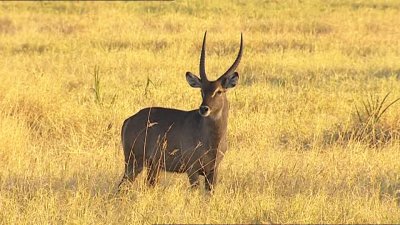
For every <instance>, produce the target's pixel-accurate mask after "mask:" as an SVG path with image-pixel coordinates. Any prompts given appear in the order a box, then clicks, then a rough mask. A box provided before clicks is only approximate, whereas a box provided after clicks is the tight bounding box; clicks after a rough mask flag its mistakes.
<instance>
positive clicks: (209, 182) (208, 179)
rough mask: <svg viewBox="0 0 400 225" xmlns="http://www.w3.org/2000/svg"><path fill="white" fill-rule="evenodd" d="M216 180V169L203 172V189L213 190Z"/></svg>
mask: <svg viewBox="0 0 400 225" xmlns="http://www.w3.org/2000/svg"><path fill="white" fill-rule="evenodd" d="M216 182H217V170H216V169H214V170H211V171H209V172H207V173H206V174H205V189H206V191H209V192H213V191H214V187H215V184H216Z"/></svg>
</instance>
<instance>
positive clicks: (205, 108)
mask: <svg viewBox="0 0 400 225" xmlns="http://www.w3.org/2000/svg"><path fill="white" fill-rule="evenodd" d="M199 113H200V115H201V116H208V115H209V114H210V107H208V106H205V105H202V106H200V109H199Z"/></svg>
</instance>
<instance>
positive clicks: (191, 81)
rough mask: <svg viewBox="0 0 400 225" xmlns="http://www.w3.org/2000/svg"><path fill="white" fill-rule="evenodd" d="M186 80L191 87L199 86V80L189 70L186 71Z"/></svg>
mask: <svg viewBox="0 0 400 225" xmlns="http://www.w3.org/2000/svg"><path fill="white" fill-rule="evenodd" d="M186 80H187V82H188V83H189V85H190V86H191V87H194V88H201V80H200V78H198V77H197V76H196V75H194V74H193V73H191V72H186Z"/></svg>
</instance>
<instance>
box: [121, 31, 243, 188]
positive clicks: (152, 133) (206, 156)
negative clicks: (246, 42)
mask: <svg viewBox="0 0 400 225" xmlns="http://www.w3.org/2000/svg"><path fill="white" fill-rule="evenodd" d="M206 36H207V32H205V33H204V38H203V45H202V49H201V55H200V78H199V77H198V76H196V75H194V74H193V73H191V72H186V81H187V82H188V83H189V85H190V86H191V87H193V88H200V89H201V97H202V103H201V105H200V107H199V108H198V109H194V110H191V111H183V110H179V109H171V108H161V107H150V108H145V109H142V110H140V111H139V112H138V113H136V114H135V115H133V116H131V117H129V118H127V119H126V120H125V121H124V123H123V125H122V131H121V138H122V145H123V150H124V156H125V173H124V175H123V178H122V180H121V182H120V184H119V186H118V187H120V186H121V184H122V183H124V182H125V181H126V180H128V181H130V182H133V181H134V180H135V178H136V177H137V175H138V174H139V173H140V172H142V170H143V168H144V167H147V178H146V180H147V184H148V185H149V186H154V185H155V184H156V183H157V180H158V176H159V171H160V170H163V171H167V172H176V173H186V174H187V176H188V178H189V183H190V186H191V187H197V186H198V185H199V177H200V176H204V178H205V182H204V183H205V189H206V191H210V192H212V191H213V190H214V186H215V184H216V179H217V170H218V165H219V163H220V162H221V160H222V158H223V157H224V154H225V152H226V150H227V147H228V146H227V124H228V112H229V103H228V99H227V97H226V92H227V90H228V89H230V88H233V87H235V86H236V84H237V82H238V79H239V74H238V73H237V72H236V68H237V67H238V65H239V62H240V59H241V57H242V53H243V35H242V34H241V37H240V49H239V53H238V55H237V57H236V60H235V61H234V63H233V64H232V66H231V67H230V68H229V69H228V70H227V71H226V72H225V73H224V74H223V75H222V76H220V77H219V78H218V79H217V80H215V81H210V80H208V78H207V75H206V71H205V58H206V55H205V52H206Z"/></svg>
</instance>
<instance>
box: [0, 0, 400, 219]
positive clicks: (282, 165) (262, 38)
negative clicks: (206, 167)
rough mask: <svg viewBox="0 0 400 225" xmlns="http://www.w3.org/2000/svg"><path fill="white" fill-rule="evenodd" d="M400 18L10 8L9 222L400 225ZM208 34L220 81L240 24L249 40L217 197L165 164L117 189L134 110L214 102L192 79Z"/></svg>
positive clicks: (263, 5)
mask: <svg viewBox="0 0 400 225" xmlns="http://www.w3.org/2000/svg"><path fill="white" fill-rule="evenodd" d="M399 15H400V2H399V1H396V0H387V1H383V0H382V1H381V0H365V1H361V0H357V1H345V0H327V1H322V0H321V1H317V0H315V1H308V0H305V1H295V0H293V1H291V0H288V1H273V0H271V1H245V0H232V1H229V2H227V1H211V0H206V1H174V2H53V3H49V2H36V3H33V2H2V3H0V56H1V57H0V224H64V223H66V224H151V223H400V160H399V159H400V138H399V136H400V114H399V112H400V103H399V102H397V103H394V104H393V105H392V106H390V107H389V108H388V109H387V110H386V111H385V112H384V113H383V114H382V116H381V117H380V118H377V117H374V115H376V112H375V110H374V109H377V108H379V105H378V106H374V105H375V103H376V102H378V103H379V102H382V101H383V98H384V96H385V95H386V94H387V93H389V92H390V93H391V94H390V95H389V96H388V98H387V100H386V102H385V103H384V107H385V106H387V105H389V103H391V102H393V101H394V100H395V99H396V98H398V97H400V20H399ZM205 30H207V31H208V35H207V36H208V39H207V42H208V43H207V63H206V68H207V72H208V76H209V77H210V78H211V79H215V78H217V77H218V76H219V75H220V74H221V73H223V72H225V70H226V69H227V68H228V67H229V66H230V65H231V63H232V62H233V60H234V59H235V57H236V54H237V51H238V49H239V41H240V32H243V36H244V47H245V49H244V51H245V52H244V55H243V58H242V61H241V64H240V66H239V69H238V72H239V74H240V79H239V84H238V86H237V87H236V88H235V89H233V90H231V91H230V93H229V94H228V98H229V100H230V102H231V111H230V121H229V127H228V129H229V136H228V139H229V146H230V148H229V150H228V152H227V154H226V156H225V158H224V160H223V161H222V164H221V167H220V176H219V182H218V186H217V188H216V191H215V194H214V195H213V196H212V197H210V196H208V195H207V194H206V193H205V191H204V190H203V188H202V187H203V186H201V188H199V189H198V190H190V189H189V188H188V186H189V183H188V180H187V177H186V176H185V175H179V174H163V175H162V178H161V181H160V183H159V184H158V185H157V186H156V187H155V188H147V186H146V184H145V181H144V176H143V175H141V176H140V177H139V179H138V180H137V181H136V182H135V184H133V185H132V187H131V188H130V189H129V191H128V192H127V193H124V194H122V195H115V191H116V186H117V184H118V182H119V181H120V179H121V177H122V174H123V165H124V164H123V163H124V162H123V153H122V149H121V144H120V128H121V126H122V122H123V121H124V119H125V118H127V117H129V116H130V115H132V114H134V113H136V112H137V111H138V110H139V109H141V108H143V107H148V106H163V107H173V108H179V109H185V110H189V109H194V108H196V107H198V106H199V104H200V100H201V96H200V93H199V91H198V90H197V89H193V88H190V87H189V85H188V84H187V83H186V80H185V76H184V75H185V72H186V71H192V72H195V73H198V63H199V55H200V47H201V41H202V37H203V33H204V31H205ZM368 101H369V102H372V104H371V105H372V106H371V108H372V110H367V109H368V103H367V102H368ZM363 102H364V103H365V104H364V105H365V106H367V107H364V105H363ZM356 107H357V109H358V111H359V114H360V115H359V116H358V115H357V110H356ZM382 109H383V107H382ZM381 111H382V110H381ZM371 118H375V119H373V120H371Z"/></svg>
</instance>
